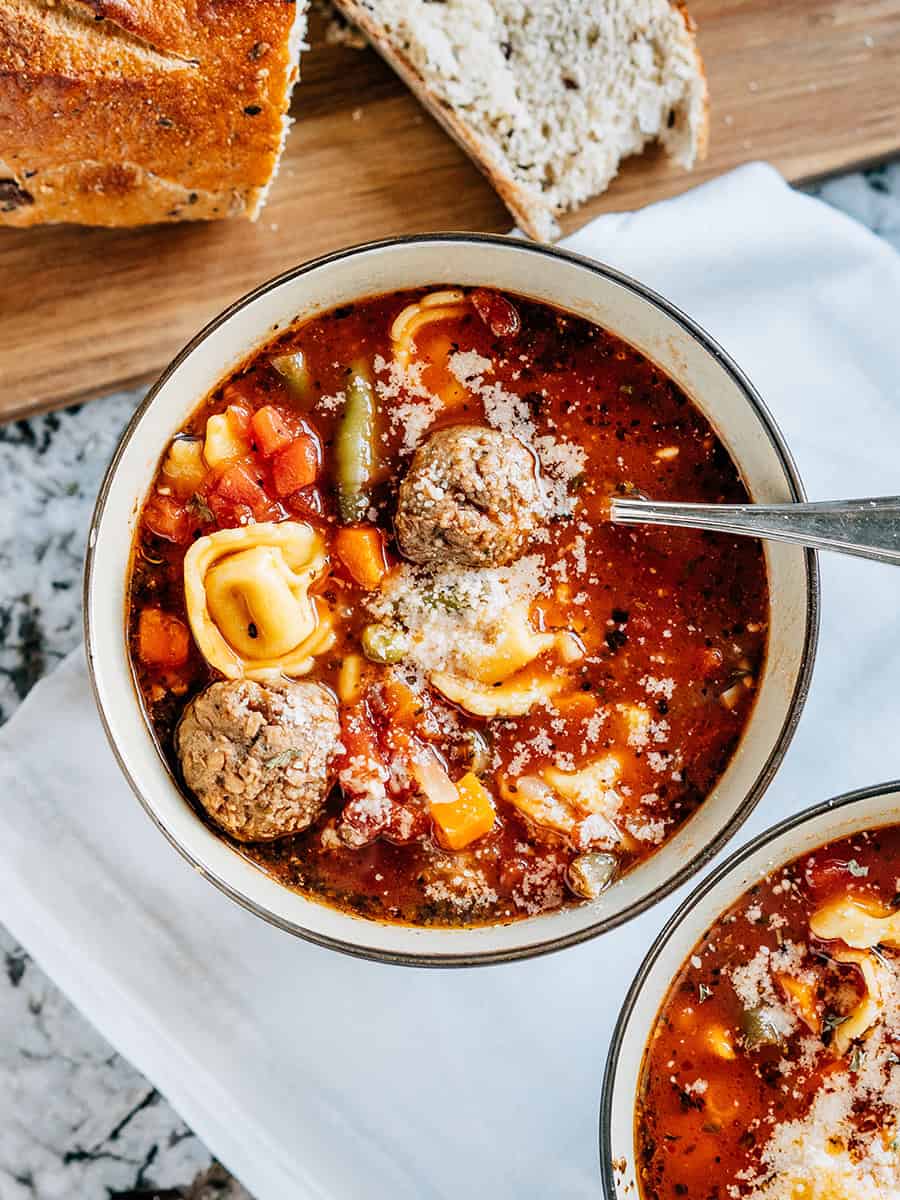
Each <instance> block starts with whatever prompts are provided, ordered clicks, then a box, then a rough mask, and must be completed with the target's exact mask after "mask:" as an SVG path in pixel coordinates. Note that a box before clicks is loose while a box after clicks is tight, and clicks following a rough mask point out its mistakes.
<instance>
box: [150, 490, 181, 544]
mask: <svg viewBox="0 0 900 1200" xmlns="http://www.w3.org/2000/svg"><path fill="white" fill-rule="evenodd" d="M144 524H145V525H146V526H147V528H148V529H149V530H150V532H151V533H155V534H156V536H157V537H161V538H165V539H166V541H167V542H175V544H176V545H181V544H182V543H184V542H187V541H188V540H189V539H190V536H191V517H190V513H189V512H188V511H187V509H186V508H185V507H184V505H183V504H179V503H178V501H177V500H176V499H175V498H174V497H173V496H164V495H162V494H161V493H159V492H156V493H154V495H152V496H151V497H150V499H149V500H148V501H147V507H146V508H145V509H144Z"/></svg>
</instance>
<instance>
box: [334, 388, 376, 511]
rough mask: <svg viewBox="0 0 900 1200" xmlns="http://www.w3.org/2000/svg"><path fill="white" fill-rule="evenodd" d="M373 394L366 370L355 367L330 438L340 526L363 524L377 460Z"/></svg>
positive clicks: (367, 509)
mask: <svg viewBox="0 0 900 1200" xmlns="http://www.w3.org/2000/svg"><path fill="white" fill-rule="evenodd" d="M376 439H377V428H376V422H375V394H374V392H373V390H372V382H371V378H370V375H369V370H368V367H366V366H365V365H363V364H355V365H354V366H353V368H352V369H351V372H350V378H349V381H348V383H347V401H346V403H345V405H344V411H343V413H342V414H341V419H340V421H339V422H338V426H337V430H336V431H335V438H334V461H335V485H336V489H337V502H338V515H339V516H340V519H341V521H342V522H343V524H344V525H353V524H355V523H356V522H358V521H364V520H365V518H366V514H367V512H368V511H369V486H370V484H371V481H372V476H373V475H374V473H375V464H376V460H377V446H376Z"/></svg>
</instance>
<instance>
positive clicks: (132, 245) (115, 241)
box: [0, 0, 900, 420]
mask: <svg viewBox="0 0 900 1200" xmlns="http://www.w3.org/2000/svg"><path fill="white" fill-rule="evenodd" d="M691 9H692V12H693V13H694V15H695V17H696V20H697V22H698V25H699V27H700V43H701V48H702V51H703V56H704V59H705V61H706V65H707V70H708V74H709V83H710V91H711V96H712V129H711V143H710V153H709V158H708V159H707V161H706V162H705V163H704V164H703V166H702V167H701V168H699V169H697V170H695V171H694V172H693V173H691V174H686V173H685V172H683V171H681V170H678V169H676V168H673V167H672V166H671V165H670V164H669V163H667V162H666V161H665V159H664V157H663V156H662V155H661V154H660V153H656V152H653V151H651V152H650V153H648V154H647V155H646V156H644V157H643V158H640V159H635V160H633V161H631V162H629V163H628V164H626V166H625V167H624V169H623V171H622V173H621V175H620V177H619V178H618V179H617V180H616V182H615V183H614V185H613V187H612V188H611V189H610V190H609V191H608V192H607V193H606V195H605V196H602V197H601V198H599V199H598V200H596V201H593V202H592V203H590V204H588V205H587V206H585V207H584V208H582V209H581V210H580V211H579V212H578V213H575V214H573V215H572V216H570V217H568V218H566V220H565V221H564V226H565V229H566V231H567V232H571V231H572V230H573V229H576V228H578V227H579V226H580V225H581V224H583V223H584V222H585V221H587V220H588V219H590V218H591V217H593V216H595V215H596V214H598V213H600V212H604V211H609V210H613V209H624V208H635V207H638V206H640V205H643V204H647V203H649V202H650V201H653V200H659V199H661V198H663V197H665V196H670V195H674V194H675V193H678V192H681V191H684V190H685V188H687V187H690V186H692V185H693V184H695V183H699V182H701V181H702V180H704V179H708V178H710V177H711V176H713V175H718V174H720V173H721V172H722V171H726V170H728V169H730V168H732V167H735V166H737V165H738V164H739V163H742V162H747V161H749V160H752V159H760V158H762V159H768V160H769V161H770V162H772V163H774V164H775V165H776V166H777V167H779V168H780V169H781V170H782V171H783V172H784V174H785V175H786V176H787V177H788V178H789V179H791V180H794V181H809V180H812V179H815V178H818V177H821V176H823V175H826V174H828V173H831V172H835V171H840V170H843V169H846V168H848V167H850V166H855V165H863V164H871V163H876V162H878V161H881V160H884V159H886V158H888V157H890V156H892V155H895V154H898V153H900V0H838V2H836V0H692V3H691ZM316 33H317V31H316V30H315V29H313V31H312V36H313V40H314V44H316ZM302 73H303V82H302V83H301V85H300V86H299V87H298V89H297V91H296V92H295V103H294V109H295V116H296V119H297V124H296V125H295V127H294V129H293V132H292V133H291V136H290V139H289V142H288V149H287V153H286V155H285V159H284V162H283V164H282V167H281V172H280V174H279V177H278V179H277V180H276V182H275V185H274V187H273V189H272V192H271V198H270V200H269V203H268V205H267V207H266V208H265V210H264V211H263V214H262V216H261V218H260V220H259V221H258V223H257V224H256V225H250V224H248V223H246V222H228V223H219V224H210V225H201V224H195V225H180V226H171V225H169V226H164V227H156V228H149V229H143V230H134V231H128V230H88V229H78V228H75V227H62V226H60V227H56V228H45V229H34V230H11V229H0V318H2V324H0V329H2V335H0V385H2V386H0V420H6V419H10V418H12V417H21V416H25V415H27V414H29V413H34V412H38V411H41V410H44V409H48V408H52V407H59V406H62V405H65V404H69V403H71V402H73V401H75V400H79V399H85V398H88V397H92V396H97V395H101V394H103V393H105V392H109V391H111V390H113V389H115V388H119V387H123V386H125V385H128V384H135V383H138V382H141V381H145V380H150V379H151V378H152V377H153V376H154V375H155V374H156V373H158V371H159V370H160V368H161V367H163V366H164V365H165V363H166V362H167V361H168V360H169V358H171V357H172V355H173V354H174V353H175V352H176V351H177V350H178V349H179V348H180V347H181V346H182V345H183V343H184V342H185V341H187V339H188V338H189V337H190V336H191V335H193V334H194V333H195V332H196V331H197V330H198V329H199V328H200V327H201V326H202V325H203V324H204V323H205V322H206V321H207V320H209V318H210V317H212V316H214V315H215V313H217V312H218V311H219V310H220V309H222V308H224V307H225V306H226V305H227V304H229V303H230V302H231V301H232V300H234V299H235V298H236V297H238V296H240V295H241V294H242V293H244V292H246V291H248V290H249V289H250V288H252V287H254V286H256V285H257V284H258V283H260V282H261V281H263V280H264V279H266V278H267V277H268V276H270V275H274V274H276V273H277V272H279V271H283V270H285V269H286V268H288V267H290V266H292V265H294V264H296V263H299V262H302V261H303V260H304V259H307V258H310V257H311V256H313V255H316V254H320V253H322V252H324V251H328V250H332V249H335V248H336V247H339V246H343V245H350V244H352V243H355V242H361V241H366V240H368V239H371V238H379V237H384V236H388V235H391V234H398V233H415V232H422V231H428V230H445V229H474V230H487V231H503V230H506V229H508V228H509V226H510V219H509V217H508V216H507V214H506V211H505V209H504V208H503V206H502V205H501V203H500V201H499V200H498V199H497V198H496V196H495V195H494V193H493V192H492V190H491V188H490V187H489V186H488V184H487V183H486V182H485V181H484V180H483V179H482V178H481V176H480V175H479V174H478V172H477V171H476V169H475V168H474V167H473V166H472V165H471V163H470V162H469V161H468V160H467V159H466V158H465V156H464V155H463V154H462V152H461V151H460V150H458V149H457V147H456V146H455V145H454V144H453V143H452V142H451V141H450V140H449V139H448V138H447V137H446V136H445V135H444V133H443V132H442V131H441V130H440V129H439V128H438V127H437V126H436V125H435V124H434V122H433V121H432V120H431V119H430V118H429V117H428V116H426V115H425V114H424V113H423V112H422V110H421V109H420V108H419V106H418V104H417V103H416V102H415V101H414V100H413V98H412V97H411V96H410V95H409V94H408V93H407V92H406V91H405V89H404V88H403V87H402V85H401V84H400V83H399V82H398V81H397V80H396V79H395V77H394V76H393V74H392V73H391V71H390V70H389V69H388V68H387V67H386V66H385V65H384V64H383V63H382V62H381V61H380V60H379V59H378V58H377V57H376V55H375V54H374V53H373V52H372V51H371V50H364V51H361V50H354V49H352V48H350V47H345V46H341V47H337V46H326V45H323V44H321V40H319V41H318V43H317V44H316V48H315V49H314V50H312V51H310V52H309V53H308V54H306V55H304V58H303V64H302Z"/></svg>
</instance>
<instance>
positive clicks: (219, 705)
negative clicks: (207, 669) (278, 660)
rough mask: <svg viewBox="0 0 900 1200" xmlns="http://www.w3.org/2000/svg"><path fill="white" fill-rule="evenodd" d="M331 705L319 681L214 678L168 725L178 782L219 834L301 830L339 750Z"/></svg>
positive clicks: (246, 838)
mask: <svg viewBox="0 0 900 1200" xmlns="http://www.w3.org/2000/svg"><path fill="white" fill-rule="evenodd" d="M340 733H341V727H340V721H339V719H338V707H337V704H336V703H335V700H334V698H333V697H332V696H331V694H330V692H328V691H326V689H325V688H323V687H322V686H321V685H320V684H318V683H289V682H287V681H285V682H284V683H277V684H268V685H266V686H264V685H263V684H260V683H253V682H252V681H251V680H249V679H239V680H231V681H229V682H226V683H213V684H211V685H210V686H209V687H208V688H207V689H206V690H205V691H203V692H201V693H200V694H199V695H198V696H195V697H194V699H193V700H191V702H190V703H189V704H188V706H187V707H186V708H185V710H184V714H183V716H182V718H181V720H180V722H179V723H178V728H177V729H176V731H175V748H176V750H177V752H178V757H179V760H180V761H181V769H182V772H183V773H184V781H185V783H186V784H187V785H188V787H189V788H190V789H191V791H192V792H193V793H194V794H195V795H196V797H197V799H198V800H199V801H200V803H201V804H202V805H203V807H204V808H205V809H206V811H207V812H208V813H209V815H210V816H211V817H212V819H213V820H214V821H215V822H216V824H217V825H219V826H221V828H222V829H224V830H225V832H226V833H230V834H231V836H232V837H235V838H237V839H238V840H239V841H242V842H263V841H270V840H271V839H272V838H279V837H286V836H287V835H288V834H291V833H300V832H301V830H303V829H306V828H307V826H309V825H311V824H312V823H313V821H315V819H316V817H317V816H318V815H319V813H320V812H321V811H322V808H323V806H324V804H325V799H326V796H327V795H328V790H329V788H330V786H331V783H332V780H333V777H334V772H333V769H332V761H333V759H334V757H335V754H336V753H337V751H338V750H339V749H340Z"/></svg>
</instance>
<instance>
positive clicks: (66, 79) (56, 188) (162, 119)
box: [0, 0, 307, 226]
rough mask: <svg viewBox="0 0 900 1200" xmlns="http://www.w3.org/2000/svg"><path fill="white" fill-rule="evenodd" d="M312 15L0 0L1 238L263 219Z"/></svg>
mask: <svg viewBox="0 0 900 1200" xmlns="http://www.w3.org/2000/svg"><path fill="white" fill-rule="evenodd" d="M306 4H307V0H178V2H176V0H0V224H2V225H18V226H25V225H37V224H42V223H44V222H55V221H71V222H77V223H80V224H85V225H144V224H149V223H153V222H158V221H180V220H198V219H199V220H205V219H211V218H217V217H230V216H236V215H243V216H247V217H250V218H251V219H253V218H255V217H256V216H257V214H258V213H259V210H260V207H261V206H262V204H263V202H264V200H265V196H266V192H267V190H268V187H269V185H270V183H271V181H272V178H273V176H274V174H275V171H276V169H277V166H278V160H279V157H280V155H281V150H282V147H283V144H284V138H285V135H286V133H287V128H288V125H289V118H288V116H287V109H288V104H289V102H290V94H291V89H292V87H293V85H294V82H295V81H296V79H297V76H298V62H299V55H300V45H301V40H302V37H303V34H304V31H305V24H306Z"/></svg>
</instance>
